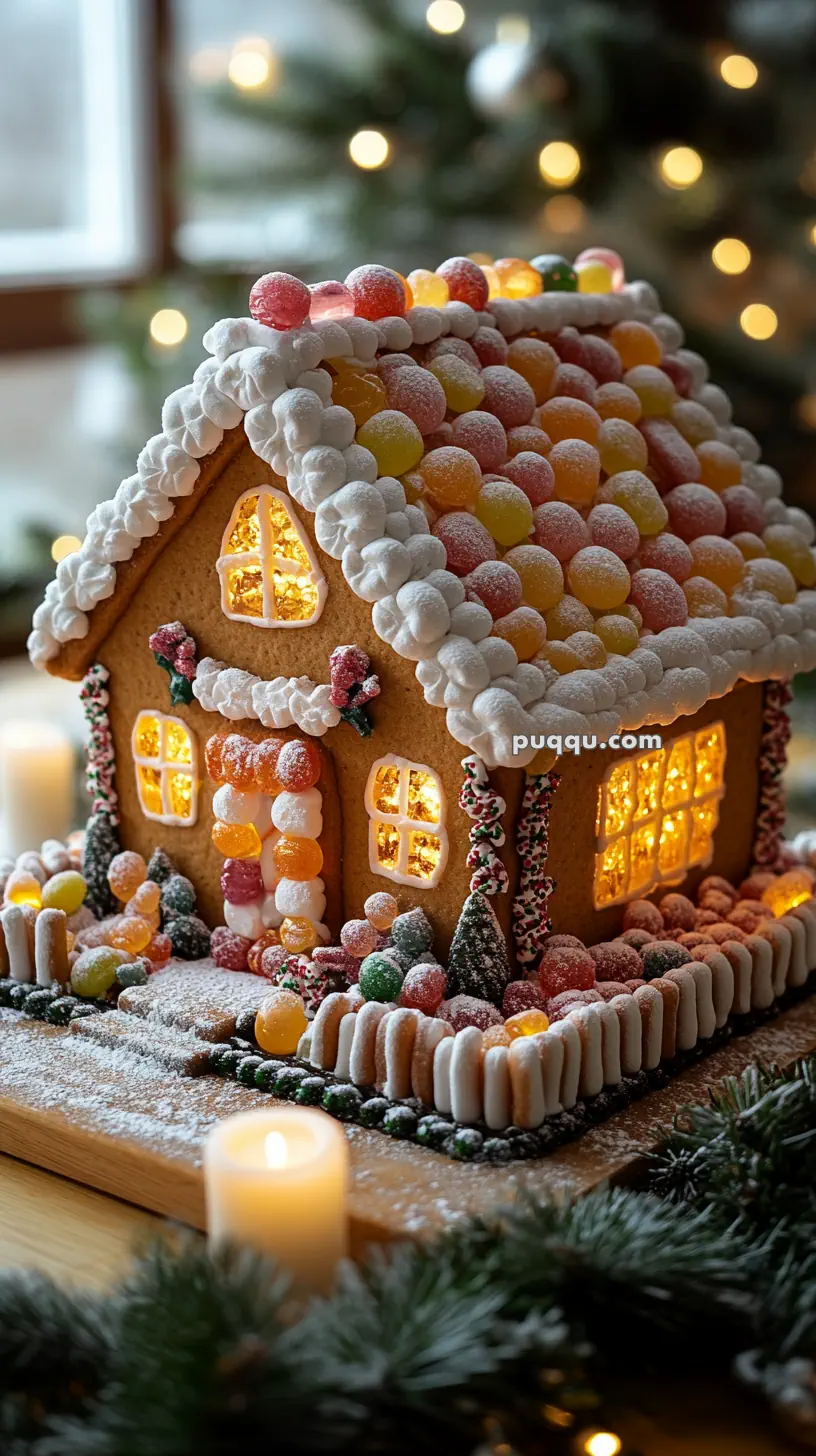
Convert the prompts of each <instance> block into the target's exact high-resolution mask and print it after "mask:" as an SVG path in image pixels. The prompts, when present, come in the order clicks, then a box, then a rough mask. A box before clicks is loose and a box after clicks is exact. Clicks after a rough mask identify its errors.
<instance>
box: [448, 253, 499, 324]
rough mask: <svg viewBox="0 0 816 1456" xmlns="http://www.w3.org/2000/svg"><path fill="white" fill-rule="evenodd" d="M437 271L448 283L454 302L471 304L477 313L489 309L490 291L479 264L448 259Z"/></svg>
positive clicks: (461, 259)
mask: <svg viewBox="0 0 816 1456" xmlns="http://www.w3.org/2000/svg"><path fill="white" fill-rule="evenodd" d="M436 271H437V273H438V274H439V276H440V278H444V280H445V282H446V283H447V285H448V292H449V294H450V297H451V300H452V301H453V302H455V303H469V304H470V306H471V308H475V309H476V311H477V312H479V311H480V310H481V309H483V308H487V298H488V294H489V292H490V289H489V287H488V283H487V279H486V277H485V275H484V273H483V272H482V270H481V268H480V267H479V264H478V263H474V262H473V261H472V259H470V258H446V260H445V262H444V263H440V264H439V267H438V268H437V270H436Z"/></svg>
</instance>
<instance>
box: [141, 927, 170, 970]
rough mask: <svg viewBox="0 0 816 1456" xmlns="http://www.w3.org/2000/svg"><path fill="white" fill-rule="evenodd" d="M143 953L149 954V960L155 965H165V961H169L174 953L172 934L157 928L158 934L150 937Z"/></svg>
mask: <svg viewBox="0 0 816 1456" xmlns="http://www.w3.org/2000/svg"><path fill="white" fill-rule="evenodd" d="M143 954H144V955H146V956H147V959H148V960H149V961H152V962H153V964H154V966H163V965H164V963H165V961H169V959H170V957H171V955H172V954H173V945H172V942H171V940H170V936H169V935H165V934H164V933H163V932H162V931H160V930H157V931H156V934H155V935H153V936H151V937H150V940H149V941H148V943H147V947H146V949H145V950H144V952H143Z"/></svg>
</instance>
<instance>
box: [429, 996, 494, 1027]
mask: <svg viewBox="0 0 816 1456" xmlns="http://www.w3.org/2000/svg"><path fill="white" fill-rule="evenodd" d="M436 1014H437V1016H439V1017H440V1018H441V1019H442V1021H447V1023H448V1025H449V1026H452V1027H453V1029H454V1031H464V1029H465V1027H466V1026H478V1028H479V1030H480V1031H487V1028H488V1027H489V1026H501V1024H502V1022H503V1021H504V1017H503V1016H502V1014H501V1012H500V1011H499V1009H498V1007H497V1006H492V1005H491V1004H490V1002H489V1001H481V1000H480V999H479V997H478V996H464V995H462V996H453V997H452V998H451V1000H450V1001H442V1002H440V1004H439V1007H438V1009H437V1012H436Z"/></svg>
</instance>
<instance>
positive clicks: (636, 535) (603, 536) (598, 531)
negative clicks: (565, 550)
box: [587, 505, 640, 561]
mask: <svg viewBox="0 0 816 1456" xmlns="http://www.w3.org/2000/svg"><path fill="white" fill-rule="evenodd" d="M587 525H588V527H589V534H590V536H591V537H592V544H593V546H605V547H606V549H607V551H613V552H614V553H615V555H616V556H619V557H620V559H621V561H628V560H629V558H630V557H631V556H634V554H635V552H636V551H637V549H638V547H639V545H640V532H639V531H638V528H637V526H636V525H635V523H634V521H633V520H632V517H631V516H630V515H627V513H626V511H624V510H621V508H620V506H613V505H600V506H593V508H592V510H591V511H590V513H589V515H588V516H587Z"/></svg>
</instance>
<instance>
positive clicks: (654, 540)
mask: <svg viewBox="0 0 816 1456" xmlns="http://www.w3.org/2000/svg"><path fill="white" fill-rule="evenodd" d="M638 560H639V562H640V564H641V566H648V567H651V568H652V569H653V570H654V571H665V572H666V574H667V575H668V576H670V577H671V578H672V580H673V581H678V582H680V583H681V584H682V583H683V582H684V581H688V579H689V577H690V576H691V573H692V571H693V569H694V562H693V561H692V559H691V552H690V551H689V549H688V546H687V545H686V543H685V541H681V540H680V537H679V536H673V535H672V534H671V532H670V531H661V532H660V534H659V535H658V536H646V537H645V538H644V540H643V544H642V546H641V548H640V551H639V552H638Z"/></svg>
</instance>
